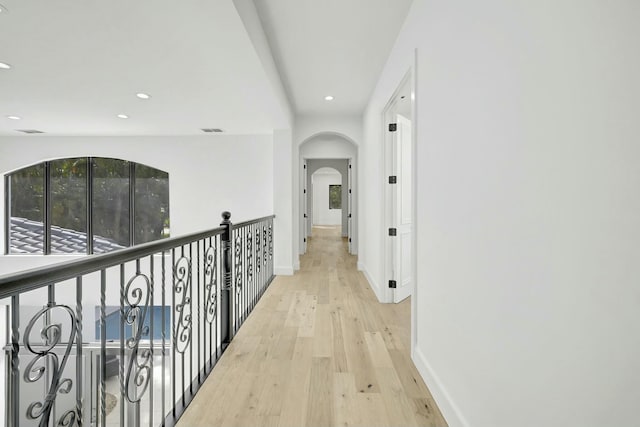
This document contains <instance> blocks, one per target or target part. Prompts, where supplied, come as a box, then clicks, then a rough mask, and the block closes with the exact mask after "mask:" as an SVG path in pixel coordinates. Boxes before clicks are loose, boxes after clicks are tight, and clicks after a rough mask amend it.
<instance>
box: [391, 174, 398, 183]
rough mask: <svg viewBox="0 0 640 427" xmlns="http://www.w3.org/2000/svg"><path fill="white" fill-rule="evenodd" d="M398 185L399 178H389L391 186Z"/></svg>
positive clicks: (393, 176) (392, 176)
mask: <svg viewBox="0 0 640 427" xmlns="http://www.w3.org/2000/svg"><path fill="white" fill-rule="evenodd" d="M397 183H398V177H397V176H395V175H391V176H390V177H389V184H397Z"/></svg>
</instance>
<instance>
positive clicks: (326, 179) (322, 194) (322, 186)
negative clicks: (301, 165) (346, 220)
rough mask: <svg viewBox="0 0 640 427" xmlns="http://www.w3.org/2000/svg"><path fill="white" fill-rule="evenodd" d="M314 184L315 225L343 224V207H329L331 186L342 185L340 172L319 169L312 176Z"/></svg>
mask: <svg viewBox="0 0 640 427" xmlns="http://www.w3.org/2000/svg"><path fill="white" fill-rule="evenodd" d="M311 182H312V185H313V225H340V226H341V225H342V211H343V210H342V209H329V186H330V185H342V175H340V174H339V173H338V172H336V171H334V172H324V171H322V170H318V171H317V172H316V173H314V174H313V175H312V176H311Z"/></svg>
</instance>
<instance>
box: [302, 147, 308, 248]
mask: <svg viewBox="0 0 640 427" xmlns="http://www.w3.org/2000/svg"><path fill="white" fill-rule="evenodd" d="M303 171H304V173H303V181H302V182H303V184H302V200H303V202H302V203H303V208H302V216H303V221H302V222H303V225H304V227H303V229H304V231H303V234H302V248H303V253H307V238H308V237H309V232H308V230H309V212H308V211H309V208H308V201H309V189H308V188H307V177H308V172H309V168H308V167H307V160H306V159H305V161H304V164H303Z"/></svg>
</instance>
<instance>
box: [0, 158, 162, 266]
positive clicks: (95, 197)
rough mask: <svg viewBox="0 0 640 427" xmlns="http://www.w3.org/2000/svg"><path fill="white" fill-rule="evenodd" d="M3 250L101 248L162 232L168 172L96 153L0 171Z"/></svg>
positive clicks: (65, 251)
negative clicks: (2, 180)
mask: <svg viewBox="0 0 640 427" xmlns="http://www.w3.org/2000/svg"><path fill="white" fill-rule="evenodd" d="M5 193H6V198H5V200H6V203H7V206H6V212H7V215H6V226H5V236H6V238H5V252H6V253H8V254H41V255H42V254H44V255H47V254H73V253H86V254H93V253H96V254H97V253H104V252H109V251H112V250H115V249H120V248H124V247H127V246H131V245H134V244H139V243H146V242H150V241H153V240H158V239H162V238H164V237H168V236H169V174H168V173H167V172H163V171H161V170H158V169H155V168H152V167H150V166H146V165H143V164H139V163H134V162H129V161H126V160H120V159H110V158H102V157H78V158H70V159H59V160H51V161H47V162H42V163H39V164H37V165H33V166H29V167H26V168H23V169H20V170H18V171H15V172H12V173H10V174H7V175H5Z"/></svg>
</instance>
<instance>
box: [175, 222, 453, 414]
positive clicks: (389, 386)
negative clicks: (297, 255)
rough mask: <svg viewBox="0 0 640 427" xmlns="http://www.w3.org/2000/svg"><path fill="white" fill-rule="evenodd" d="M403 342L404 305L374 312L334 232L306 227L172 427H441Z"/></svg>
mask: <svg viewBox="0 0 640 427" xmlns="http://www.w3.org/2000/svg"><path fill="white" fill-rule="evenodd" d="M409 337H410V302H409V300H405V301H404V302H403V303H401V304H397V305H396V304H379V303H378V302H377V299H376V297H375V295H374V294H373V291H372V290H371V289H370V288H369V287H368V284H367V281H366V279H365V278H364V277H363V275H362V274H361V273H360V272H358V271H357V270H356V257H354V256H351V255H349V254H348V253H347V250H346V242H345V241H344V240H343V239H342V238H341V237H340V235H339V229H335V228H331V229H329V228H314V229H313V237H312V238H311V239H309V245H308V252H307V254H306V255H305V256H304V257H302V260H301V269H300V271H299V272H298V273H296V275H295V276H290V277H286V276H279V277H277V278H276V279H275V280H274V281H273V283H272V284H271V286H270V287H269V289H268V291H267V292H266V293H265V295H264V296H263V297H262V299H261V301H260V302H259V303H258V305H257V306H256V308H255V309H254V311H253V313H252V314H251V315H250V317H249V318H248V319H247V321H246V322H245V323H244V325H243V326H242V328H241V329H240V331H239V333H238V334H237V335H236V337H235V338H234V339H233V341H232V343H231V345H230V346H229V348H228V349H227V351H226V352H225V354H224V355H223V356H222V358H221V359H220V361H219V362H218V365H217V366H216V367H215V368H214V370H213V372H212V373H211V375H210V376H209V378H208V379H207V381H206V383H205V384H204V385H203V387H202V388H201V389H200V392H199V393H198V394H197V396H196V397H195V399H194V401H193V402H192V403H191V405H190V406H189V408H187V411H186V412H185V414H184V415H183V416H182V418H181V419H180V422H179V423H178V426H179V427H200V426H247V427H249V426H256V427H257V426H274V427H275V426H281V427H303V426H309V427H322V426H432V427H441V426H446V422H445V421H444V419H443V418H442V416H441V415H440V411H439V410H438V408H437V407H436V404H435V402H434V401H433V399H432V398H431V395H430V394H429V391H428V390H427V388H426V386H425V384H424V382H423V381H422V379H421V377H420V376H419V374H418V372H417V371H416V368H415V366H414V365H413V362H412V361H411V358H410V355H409V348H410V347H409V339H410V338H409Z"/></svg>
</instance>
